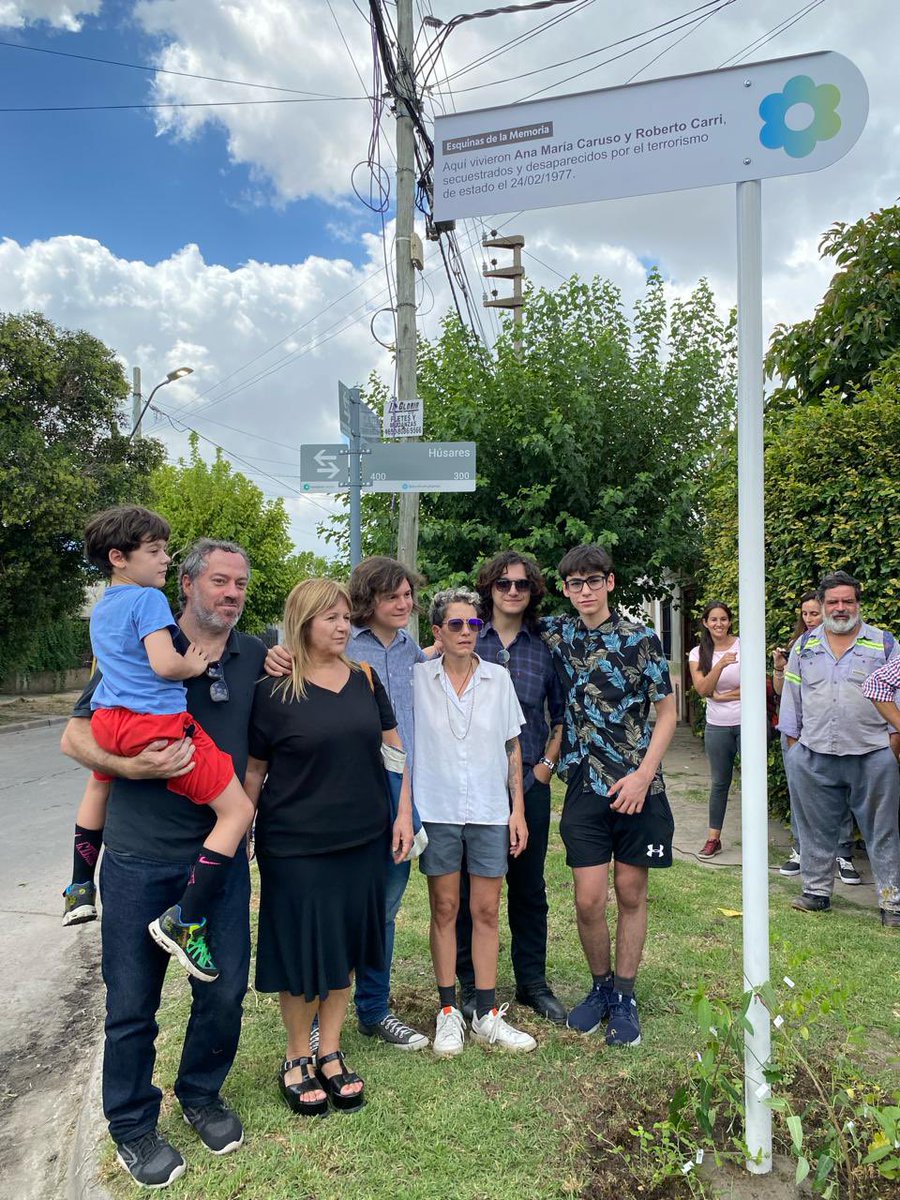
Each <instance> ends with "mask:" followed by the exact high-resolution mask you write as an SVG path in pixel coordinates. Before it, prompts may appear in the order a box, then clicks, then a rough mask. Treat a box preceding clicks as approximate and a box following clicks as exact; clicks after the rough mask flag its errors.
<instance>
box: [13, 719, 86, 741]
mask: <svg viewBox="0 0 900 1200" xmlns="http://www.w3.org/2000/svg"><path fill="white" fill-rule="evenodd" d="M68 719H69V718H68V717H31V718H30V719H29V720H27V721H13V722H12V724H10V725H0V737H2V736H3V734H4V733H21V732H22V730H23V729H38V728H43V727H46V726H48V725H65V723H66V722H67V721H68Z"/></svg>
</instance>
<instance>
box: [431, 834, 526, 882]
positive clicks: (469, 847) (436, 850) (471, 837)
mask: <svg viewBox="0 0 900 1200" xmlns="http://www.w3.org/2000/svg"><path fill="white" fill-rule="evenodd" d="M422 824H423V825H424V826H425V831H426V832H427V834H428V845H427V846H426V847H425V850H424V851H423V852H422V855H421V857H420V858H419V870H420V871H421V872H422V874H423V875H452V874H454V872H456V871H458V870H459V869H460V868H461V866H462V860H463V849H465V852H466V862H467V865H468V871H469V874H470V875H483V876H484V877H485V878H486V879H499V878H501V877H502V876H504V875H505V874H506V868H507V862H508V858H509V826H508V825H441V824H439V823H438V822H437V821H423V822H422Z"/></svg>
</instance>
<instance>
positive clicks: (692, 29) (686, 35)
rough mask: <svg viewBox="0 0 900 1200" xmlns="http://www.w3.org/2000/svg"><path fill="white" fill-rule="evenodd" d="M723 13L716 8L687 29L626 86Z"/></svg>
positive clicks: (636, 72) (629, 80) (730, 2)
mask: <svg viewBox="0 0 900 1200" xmlns="http://www.w3.org/2000/svg"><path fill="white" fill-rule="evenodd" d="M732 3H734V0H728V3H727V4H724V5H723V6H722V7H723V8H727V7H728V4H732ZM721 11H722V9H721V8H714V9H713V11H712V12H708V13H707V14H706V16H705V17H701V19H700V20H699V21H698V22H697V23H696V24H695V25H692V26H691V27H690V29H687V30H686V31H685V32H684V33H683V34H682V35H681V37H680V38H676V39H675V41H674V42H672V44H671V45H669V46H664V47H663V49H662V50H660V51H659V53H658V54H655V55H654V56H653V58H651V59H650V61H649V62H646V63H644V65H643V66H642V67H638V69H637V70H636V71H635V72H634V74H633V75H629V76H628V78H627V79H626V80H625V82H626V84H628V83H634V81H635V79H637V77H638V75H643V73H644V72H645V71H647V70H649V68H650V67H652V66H653V64H654V63H658V62H659V60H660V59H661V58H663V57H664V56H665V55H666V54H668V53H669V52H670V51H671V50H674V49H675V47H676V46H680V45H681V43H682V42H683V41H685V39H686V38H689V37H690V36H691V34H693V33H696V32H697V30H698V29H699V28H700V26H701V25H703V24H705V22H706V21H708V20H709V19H710V17H714V16H715V15H716V14H717V13H720V12H721Z"/></svg>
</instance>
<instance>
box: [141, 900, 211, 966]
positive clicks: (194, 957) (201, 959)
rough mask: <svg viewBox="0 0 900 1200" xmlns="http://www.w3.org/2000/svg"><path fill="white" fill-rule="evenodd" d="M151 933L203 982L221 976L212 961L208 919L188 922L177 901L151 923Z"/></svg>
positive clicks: (164, 948)
mask: <svg viewBox="0 0 900 1200" xmlns="http://www.w3.org/2000/svg"><path fill="white" fill-rule="evenodd" d="M148 928H149V930H150V936H151V937H152V938H153V940H154V942H156V944H157V945H158V946H161V947H162V948H163V950H165V952H166V954H171V955H172V957H173V958H177V959H178V961H179V962H180V963H181V965H182V966H183V967H184V969H185V970H186V971H187V972H188V974H189V975H193V977H194V978H195V979H199V980H201V981H202V982H203V983H213V982H214V980H216V979H218V978H219V969H218V967H217V966H216V964H215V963H214V962H213V957H212V954H210V951H209V946H208V944H207V941H206V933H207V929H206V918H205V917H204V918H203V920H202V921H194V922H191V923H190V924H187V925H186V924H185V923H184V922H183V921H182V920H181V908H180V906H179V905H177V904H175V905H173V906H172V907H171V908H167V909H166V911H165V912H164V913H163V914H162V916H161V917H157V918H156V920H155V921H151V922H150V925H149V926H148Z"/></svg>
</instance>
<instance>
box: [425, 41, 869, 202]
mask: <svg viewBox="0 0 900 1200" xmlns="http://www.w3.org/2000/svg"><path fill="white" fill-rule="evenodd" d="M868 107H869V95H868V90H867V88H866V83H865V80H864V79H863V77H862V75H861V74H860V72H859V70H858V69H857V68H856V67H855V66H854V64H853V63H852V62H850V60H849V59H847V58H845V57H844V56H843V55H842V54H836V53H834V52H832V51H820V52H818V53H816V54H804V55H796V56H793V57H790V58H779V59H771V60H769V61H766V62H758V63H745V64H743V65H741V66H738V67H729V68H727V69H726V70H721V71H703V72H701V73H698V74H695V75H678V76H673V77H671V78H668V79H655V80H651V81H649V82H647V83H632V84H627V85H626V86H624V87H615V88H604V89H602V90H600V91H594V92H581V93H579V94H576V95H571V96H553V97H550V98H549V99H543V100H529V101H525V102H524V103H522V104H513V105H508V106H505V107H500V108H484V109H479V110H476V111H472V112H460V113H449V114H447V115H445V116H439V117H436V118H435V123H434V129H435V136H434V142H435V163H434V216H435V219H436V220H438V221H449V220H456V219H458V218H462V217H476V216H488V215H490V214H492V213H498V212H507V211H510V212H511V211H514V210H516V211H517V210H523V209H532V208H548V207H551V206H553V205H557V204H583V203H586V202H588V201H591V200H611V199H615V198H618V197H622V196H644V195H651V194H654V193H656V192H671V191H678V190H680V189H682V188H696V187H709V186H711V185H713V184H720V183H740V182H743V181H745V180H750V179H767V178H769V177H771V176H776V175H797V174H800V173H802V172H806V171H819V170H821V169H822V168H823V167H827V166H830V165H831V164H832V163H834V162H837V160H838V159H839V158H842V157H843V156H844V155H845V154H846V153H847V151H848V150H849V149H850V148H851V147H852V146H853V145H854V143H855V142H856V140H857V138H858V137H859V135H860V133H861V132H862V130H863V126H864V125H865V123H866V116H867V113H868Z"/></svg>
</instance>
